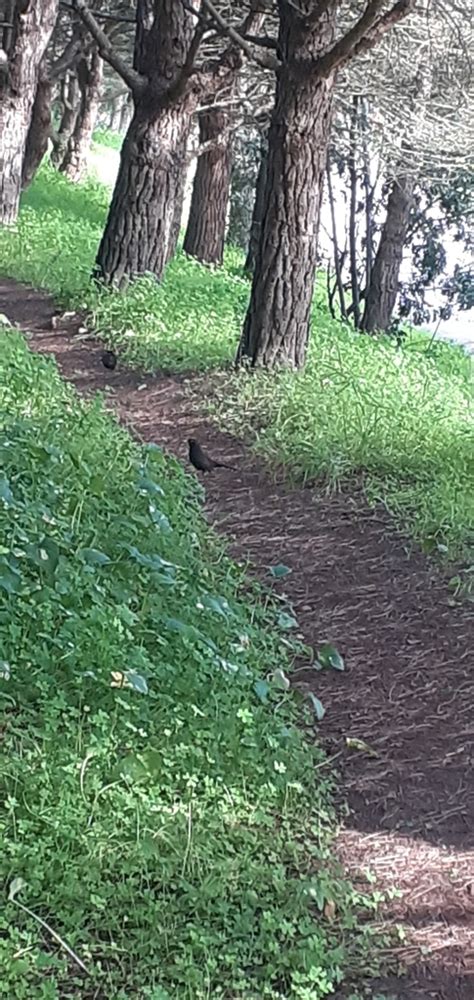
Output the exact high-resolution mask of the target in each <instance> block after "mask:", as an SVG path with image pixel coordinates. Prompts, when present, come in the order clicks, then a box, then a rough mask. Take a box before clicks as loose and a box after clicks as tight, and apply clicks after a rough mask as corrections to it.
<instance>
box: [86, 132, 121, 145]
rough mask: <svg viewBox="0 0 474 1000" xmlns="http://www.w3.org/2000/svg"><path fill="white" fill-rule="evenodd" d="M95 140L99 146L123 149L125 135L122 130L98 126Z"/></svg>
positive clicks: (94, 136)
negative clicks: (121, 132)
mask: <svg viewBox="0 0 474 1000" xmlns="http://www.w3.org/2000/svg"><path fill="white" fill-rule="evenodd" d="M93 140H94V142H96V143H97V145H98V146H106V147H107V148H108V149H121V148H122V144H123V135H121V134H120V132H113V131H112V129H110V128H96V130H95V132H94V135H93Z"/></svg>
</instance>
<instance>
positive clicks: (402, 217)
mask: <svg viewBox="0 0 474 1000" xmlns="http://www.w3.org/2000/svg"><path fill="white" fill-rule="evenodd" d="M413 188H414V181H413V179H412V177H408V176H404V177H399V178H397V179H396V180H395V181H394V182H393V185H392V189H391V191H390V196H389V199H388V203H387V215H386V219H385V223H384V226H383V229H382V232H381V235H380V242H379V246H378V250H377V253H376V256H375V261H374V266H373V268H372V274H371V280H370V285H369V288H368V291H367V297H366V302H365V311H364V317H363V321H362V329H363V330H366V331H367V333H374V332H376V331H378V330H380V331H382V330H387V329H388V327H389V326H390V322H391V319H392V315H393V310H394V309H395V304H396V301H397V295H398V280H399V276H400V267H401V264H402V260H403V250H404V246H405V240H406V235H407V231H408V226H409V223H410V214H411V207H412V197H413Z"/></svg>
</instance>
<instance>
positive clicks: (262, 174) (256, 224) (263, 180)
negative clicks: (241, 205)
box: [245, 136, 268, 274]
mask: <svg viewBox="0 0 474 1000" xmlns="http://www.w3.org/2000/svg"><path fill="white" fill-rule="evenodd" d="M267 161H268V136H265V137H262V141H261V143H260V165H259V168H258V174H257V183H256V185H255V201H254V203H253V212H252V222H251V223H250V234H249V244H248V249H247V257H246V259H245V271H246V272H247V274H253V273H254V271H255V264H256V260H257V253H258V248H259V245H260V239H261V234H262V225H263V218H264V212H265V192H266V186H267Z"/></svg>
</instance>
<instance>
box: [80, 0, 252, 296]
mask: <svg viewBox="0 0 474 1000" xmlns="http://www.w3.org/2000/svg"><path fill="white" fill-rule="evenodd" d="M72 2H73V6H74V9H75V10H76V11H77V13H78V14H79V15H80V16H81V18H82V20H83V22H84V24H85V25H86V27H87V28H88V30H89V31H90V32H91V34H92V36H93V38H94V39H95V41H96V43H97V45H98V48H99V52H100V54H101V56H102V57H103V58H104V60H105V61H106V62H108V63H109V64H110V65H111V66H112V67H113V68H114V69H115V70H116V71H117V72H118V74H119V75H120V76H121V77H122V79H123V80H124V82H125V83H126V84H127V86H128V87H129V88H130V91H131V93H132V96H133V102H134V114H133V118H132V121H131V124H130V126H129V129H128V131H127V135H126V137H125V140H124V143H123V146H122V151H121V162H120V168H119V173H118V177H117V182H116V185H115V190H114V194H113V197H112V202H111V206H110V211H109V215H108V219H107V223H106V227H105V231H104V234H103V237H102V240H101V243H100V247H99V251H98V255H97V263H96V276H97V277H98V278H99V279H100V280H102V281H103V282H105V283H107V284H113V285H115V286H118V287H120V286H121V285H123V284H124V283H125V282H127V281H128V280H130V278H133V277H135V276H136V275H140V274H144V273H151V274H154V275H155V277H156V278H157V279H161V277H162V275H163V272H164V268H165V266H166V263H167V261H168V260H169V257H170V252H171V249H172V246H173V242H174V239H175V234H176V220H177V217H178V212H177V204H178V203H179V200H180V197H181V194H182V190H183V172H184V170H185V167H186V162H187V143H188V138H189V134H190V130H191V124H192V120H193V116H194V114H195V112H196V111H197V109H198V108H199V106H201V105H203V104H210V103H212V101H213V99H214V97H215V95H216V94H217V93H218V92H219V91H221V90H222V89H223V88H229V87H230V86H231V85H232V80H233V79H234V77H235V74H236V72H237V71H238V70H239V69H240V67H241V65H242V59H243V56H244V50H243V49H242V48H241V46H240V45H239V44H237V43H236V42H235V40H234V39H233V37H232V33H231V37H230V41H229V43H228V44H227V45H226V46H225V47H224V48H223V50H222V51H221V52H220V53H219V54H218V55H217V56H216V57H215V58H210V59H207V60H204V61H202V62H201V64H200V65H199V64H197V63H196V60H197V55H198V51H199V49H200V47H201V43H202V42H203V39H204V36H205V35H206V33H207V34H211V35H214V36H215V34H216V32H215V26H214V23H215V17H216V12H215V10H214V6H213V4H212V3H210V2H209V0H202V5H201V7H202V11H203V14H200V13H199V11H198V7H193V6H190V5H189V4H187V3H183V0H137V5H136V15H137V16H136V33H135V46H134V66H133V68H132V67H130V66H129V65H128V63H127V62H126V61H125V60H124V59H123V58H122V56H121V55H120V54H119V53H118V52H117V51H116V50H115V49H114V47H113V46H112V45H111V43H110V40H109V39H108V38H107V37H106V36H105V33H104V32H103V31H102V29H101V28H100V26H99V24H98V21H97V19H96V18H95V17H94V16H93V15H92V14H91V12H90V11H89V9H88V8H87V6H86V3H85V2H84V0H72ZM198 6H199V5H198ZM195 11H197V17H196V16H195V13H194V12H195ZM261 20H262V15H261V14H260V13H259V12H258V11H256V10H254V9H253V8H251V10H250V12H249V13H248V15H247V17H246V18H245V21H244V25H243V30H244V31H248V30H251V29H252V27H253V26H254V25H256V24H259V23H260V22H261ZM218 21H219V15H218V14H217V22H216V23H217V24H218Z"/></svg>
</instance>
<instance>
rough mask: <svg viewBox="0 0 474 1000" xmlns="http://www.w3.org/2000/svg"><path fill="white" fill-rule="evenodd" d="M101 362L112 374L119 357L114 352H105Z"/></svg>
mask: <svg viewBox="0 0 474 1000" xmlns="http://www.w3.org/2000/svg"><path fill="white" fill-rule="evenodd" d="M101 360H102V364H103V366H104V368H108V369H109V370H110V371H111V372H113V370H114V368H115V367H116V366H117V355H116V354H114V352H113V351H104V353H103V355H102V359H101Z"/></svg>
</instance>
